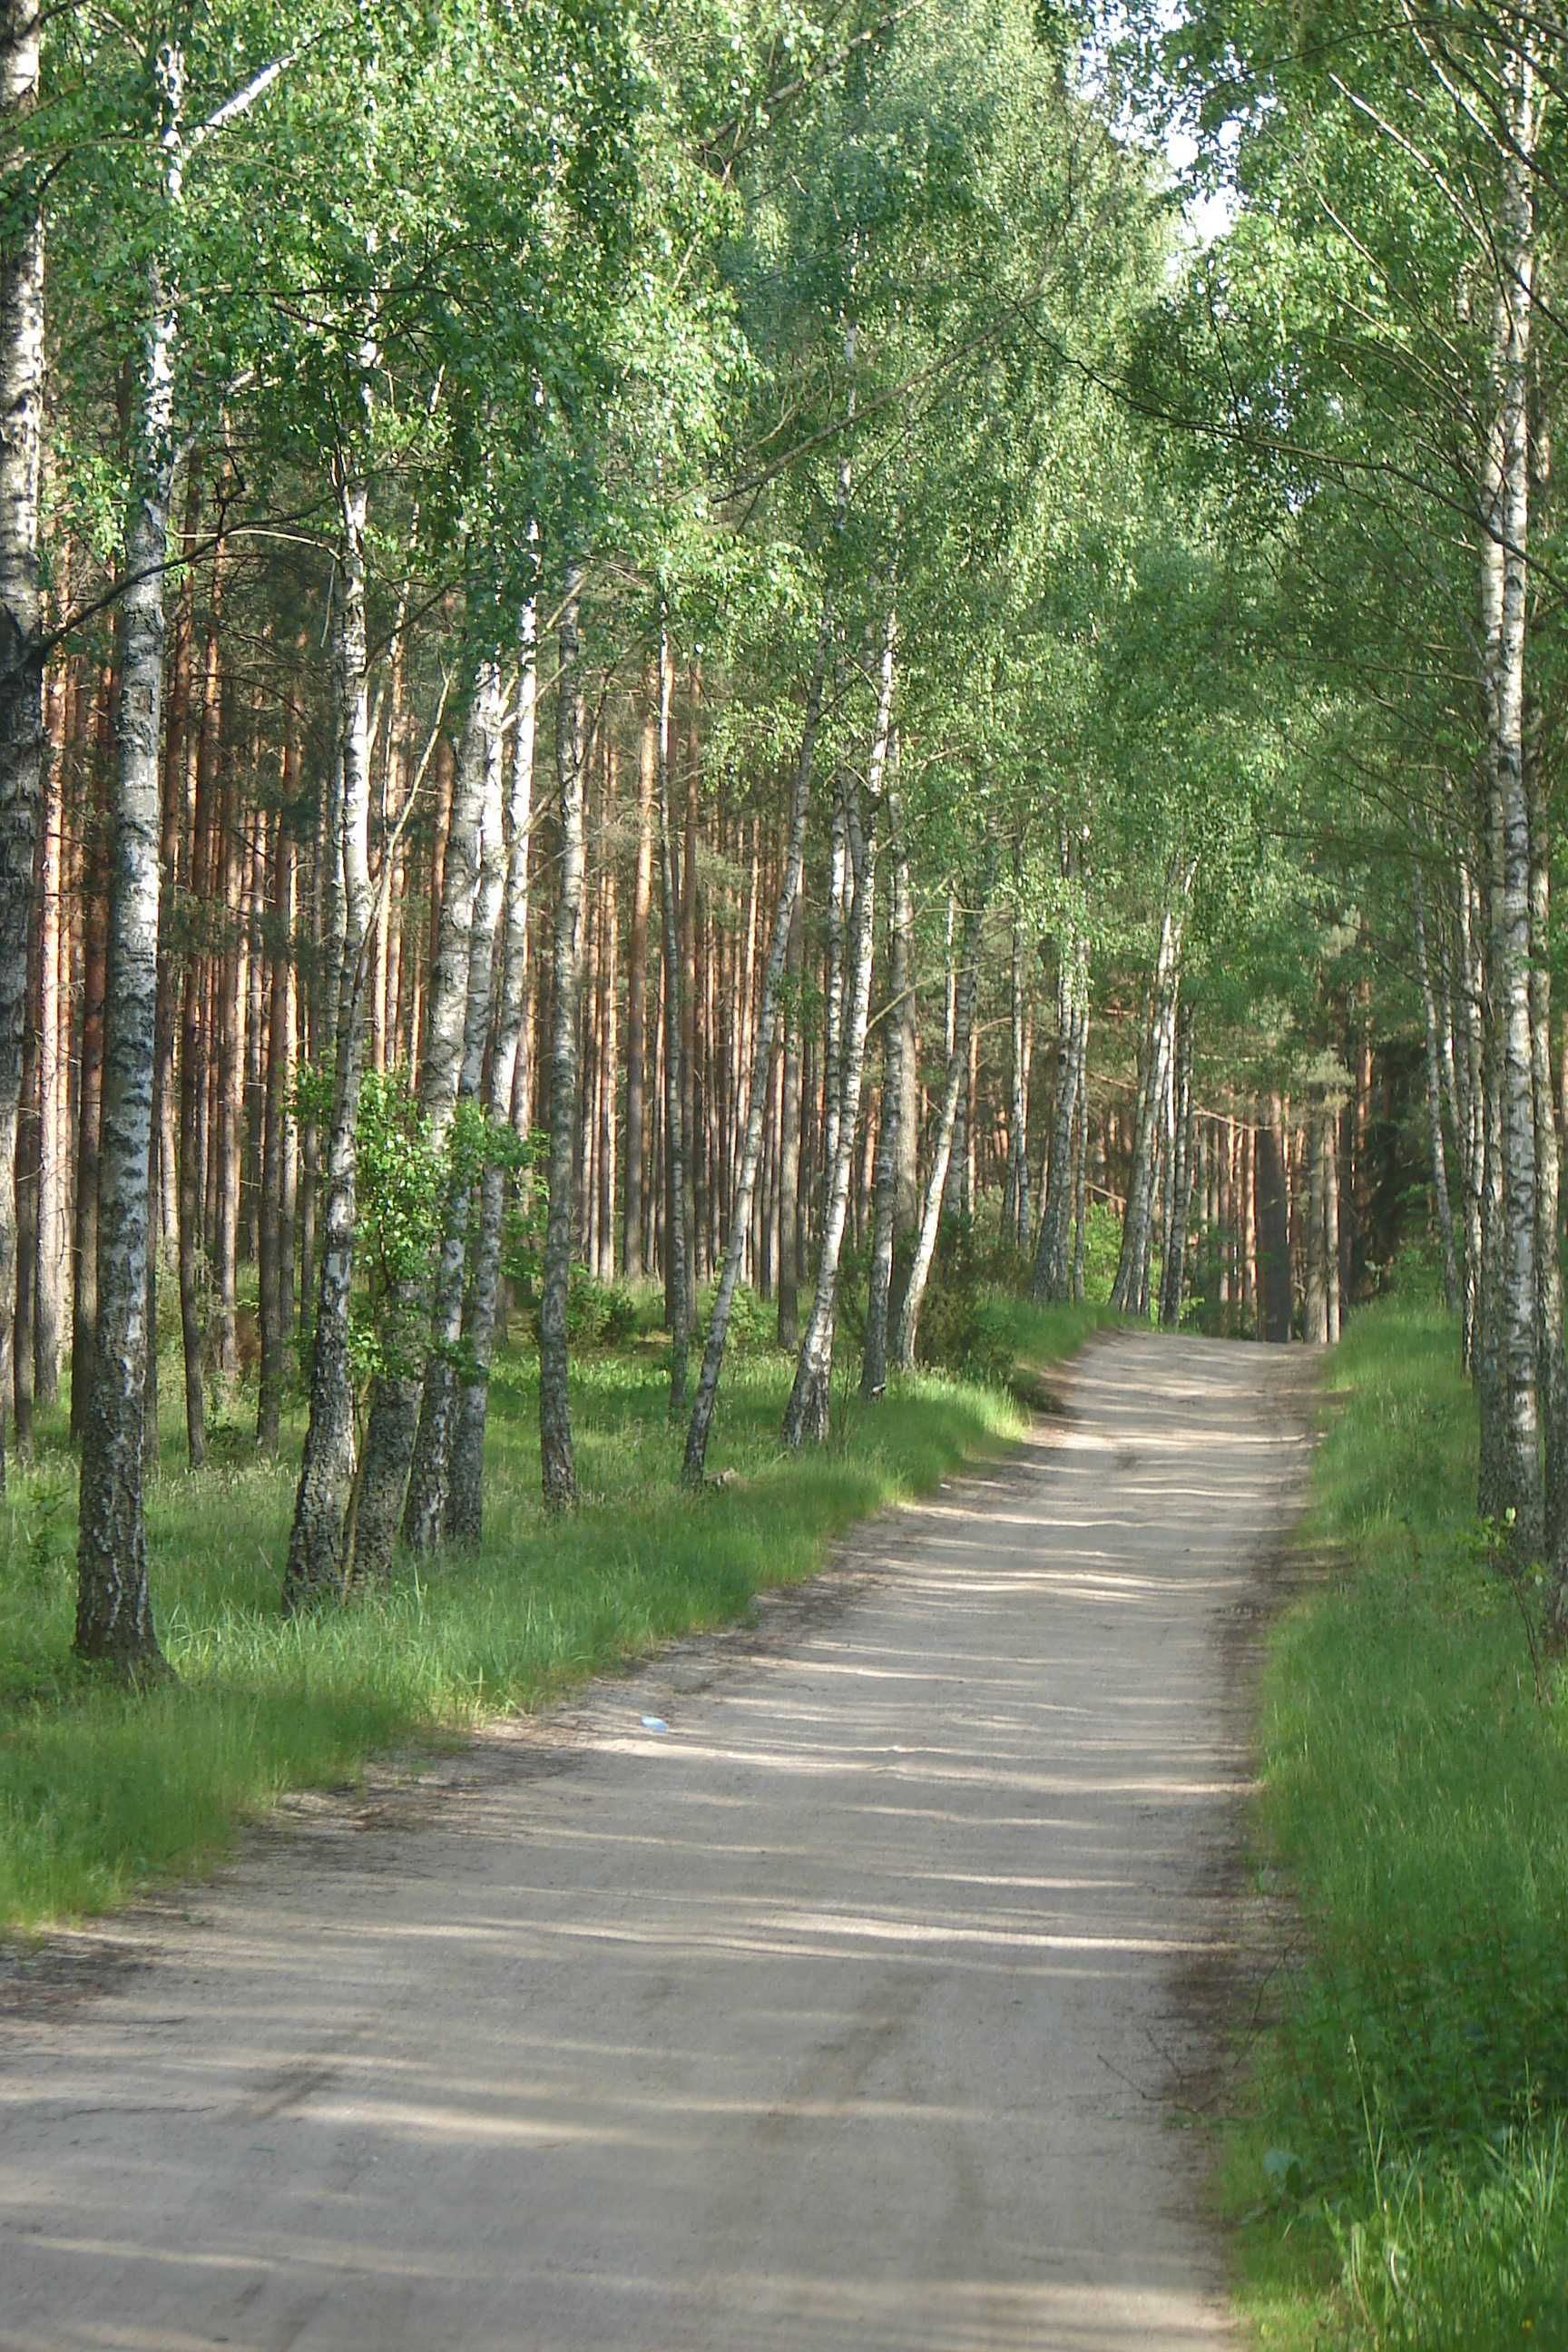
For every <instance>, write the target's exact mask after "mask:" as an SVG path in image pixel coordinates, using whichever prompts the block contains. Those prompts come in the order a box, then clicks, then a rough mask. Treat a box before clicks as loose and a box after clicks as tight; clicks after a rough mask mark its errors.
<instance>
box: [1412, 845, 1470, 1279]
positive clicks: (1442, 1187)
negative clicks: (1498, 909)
mask: <svg viewBox="0 0 1568 2352" xmlns="http://www.w3.org/2000/svg"><path fill="white" fill-rule="evenodd" d="M1411 889H1412V912H1413V914H1414V916H1415V971H1416V977H1417V979H1418V980H1419V982H1420V986H1421V1011H1422V1015H1423V1020H1424V1023H1425V1028H1426V1139H1427V1145H1428V1148H1429V1150H1430V1151H1431V1155H1432V1208H1433V1213H1434V1215H1435V1216H1436V1221H1437V1236H1438V1240H1439V1242H1440V1244H1441V1246H1442V1252H1443V1295H1444V1297H1446V1298H1447V1302H1448V1312H1449V1313H1450V1314H1451V1315H1457V1314H1458V1311H1459V1297H1460V1293H1459V1266H1458V1255H1457V1253H1456V1250H1455V1247H1454V1209H1453V1203H1452V1202H1451V1201H1450V1200H1449V1198H1448V1154H1447V1145H1446V1144H1445V1142H1444V1139H1443V1073H1442V1057H1441V1053H1440V1049H1439V1047H1438V1043H1437V1001H1436V996H1435V995H1434V993H1433V990H1432V968H1431V962H1430V959H1429V958H1428V955H1427V951H1426V890H1425V887H1424V886H1423V883H1422V878H1421V867H1420V865H1419V863H1417V864H1416V865H1415V866H1413V867H1412V871H1411Z"/></svg>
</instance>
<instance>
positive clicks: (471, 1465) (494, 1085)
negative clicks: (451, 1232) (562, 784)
mask: <svg viewBox="0 0 1568 2352" xmlns="http://www.w3.org/2000/svg"><path fill="white" fill-rule="evenodd" d="M538 709H539V660H538V614H537V610H536V607H535V604H534V601H533V599H532V598H531V597H530V598H529V599H528V600H527V602H526V603H525V604H524V605H523V609H522V615H521V621H520V624H519V628H518V680H517V718H516V722H515V727H514V731H513V735H512V745H511V758H510V762H509V765H508V769H507V780H508V781H507V805H506V838H507V863H506V881H505V885H504V887H503V889H502V892H501V917H500V952H499V978H498V984H497V991H496V1023H495V1034H494V1036H493V1037H492V1039H491V1041H490V1061H489V1090H488V1093H487V1097H486V1104H487V1108H488V1110H489V1117H490V1120H491V1122H492V1124H493V1125H495V1126H498V1127H499V1126H500V1125H501V1124H502V1123H504V1122H506V1121H508V1120H513V1119H515V1120H516V1121H517V1123H518V1125H519V1127H520V1128H521V1130H522V1132H523V1133H524V1134H526V1132H527V1127H528V1118H527V1113H526V1108H525V1107H523V1106H522V1105H521V1103H520V1099H519V1097H520V1088H519V1085H518V1078H519V1065H520V1058H521V1047H522V1041H523V1033H524V1029H525V1027H526V1024H527V1020H528V865H529V844H530V837H531V833H532V827H533V760H534V745H535V739H536V734H537V729H538ZM506 1188H507V1175H506V1171H505V1169H504V1168H503V1167H502V1166H501V1164H500V1160H499V1159H498V1158H497V1157H496V1156H495V1155H494V1154H493V1153H491V1154H490V1155H489V1157H488V1158H487V1160H486V1162H485V1168H484V1172H483V1174H482V1175H481V1177H480V1179H479V1209H478V1219H479V1225H478V1233H477V1234H476V1238H475V1244H474V1256H473V1273H472V1276H471V1278H470V1283H469V1289H468V1300H467V1302H466V1304H465V1307H464V1318H463V1336H464V1339H466V1341H467V1361H466V1364H465V1367H464V1374H463V1386H462V1395H461V1398H460V1400H459V1402H458V1418H457V1426H456V1429H455V1431H454V1433H453V1438H452V1460H451V1468H450V1473H449V1478H448V1487H447V1535H448V1536H449V1537H450V1538H451V1539H452V1540H453V1541H454V1542H455V1543H463V1544H477V1543H478V1542H479V1538H480V1535H481V1534H482V1533H483V1529H484V1476H485V1427H486V1423H487V1421H488V1419H489V1377H490V1365H491V1362H492V1361H493V1359H494V1355H495V1335H496V1324H497V1319H498V1315H499V1310H500V1286H501V1229H502V1225H503V1223H504V1222H505V1216H506Z"/></svg>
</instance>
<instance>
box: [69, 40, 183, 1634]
mask: <svg viewBox="0 0 1568 2352" xmlns="http://www.w3.org/2000/svg"><path fill="white" fill-rule="evenodd" d="M184 79H185V73H184V57H183V55H182V53H181V51H180V50H179V48H178V47H175V46H174V45H173V44H170V45H166V46H165V47H163V48H161V49H160V50H159V51H158V53H157V55H156V58H154V60H153V89H154V93H155V101H156V108H157V121H158V145H159V152H160V158H161V166H162V172H161V177H162V189H161V194H162V202H163V211H164V225H163V236H161V237H160V238H159V239H158V241H157V242H156V243H155V246H154V250H153V257H152V259H151V260H150V262H149V265H148V275H147V323H146V327H145V329H144V334H143V345H142V367H141V375H140V381H139V383H138V386H137V394H136V407H135V416H134V426H133V440H132V479H131V504H130V510H129V514H128V517H127V522H126V531H125V566H126V574H127V583H128V584H127V586H126V588H125V590H124V593H123V594H122V595H121V602H120V609H119V615H118V635H119V657H120V681H121V683H120V711H119V730H118V742H117V747H116V751H117V756H116V772H115V793H114V812H113V823H114V844H113V860H112V865H111V868H110V895H109V919H108V941H107V950H108V967H107V982H106V1000H105V1012H104V1051H103V1110H102V1122H103V1124H102V1141H101V1145H100V1158H99V1187H100V1207H99V1221H98V1306H97V1319H96V1330H95V1334H94V1346H93V1361H92V1372H91V1383H90V1391H89V1401H88V1404H87V1409H86V1412H85V1413H84V1415H83V1418H82V1452H81V1502H80V1520H79V1538H78V1548H77V1576H78V1584H77V1619H76V1646H77V1649H78V1651H79V1654H80V1655H81V1656H83V1657H85V1658H90V1659H96V1660H100V1661H101V1662H103V1663H105V1664H110V1665H111V1666H112V1667H113V1668H114V1669H115V1670H116V1671H117V1672H119V1673H121V1674H125V1675H148V1674H157V1673H159V1672H160V1671H162V1668H163V1656H162V1653H161V1652H160V1650H159V1648H158V1643H157V1637H156V1635H155V1634H154V1633H153V1612H152V1606H151V1602H150V1601H149V1599H148V1593H147V1552H146V1529H145V1526H144V1523H143V1518H142V1463H143V1451H144V1418H143V1416H144V1412H145V1408H146V1382H147V1349H148V1337H149V1335H148V1330H147V1295H148V1294H147V1265H148V1250H149V1234H148V1225H149V1208H150V1198H149V1194H150V1186H149V1172H150V1153H151V1149H152V1139H153V1066H154V1061H155V1049H156V1041H157V1010H158V915H159V872H158V851H159V843H160V838H161V833H162V815H163V803H162V790H161V788H162V782H163V765H162V752H163V649H164V616H163V594H164V564H165V560H166V557H167V552H168V541H169V504H170V496H171V492H172V489H173V486H174V341H175V335H176V331H177V330H176V315H175V308H174V299H175V297H174V285H173V282H172V279H171V275H170V266H169V262H168V258H167V254H166V251H165V240H166V238H167V237H168V236H169V233H170V231H171V230H172V228H173V226H174V222H175V221H176V220H177V217H178V214H179V210H180V205H181V200H182V195H183V190H184V168H185V124H184V96H185V92H184Z"/></svg>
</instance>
